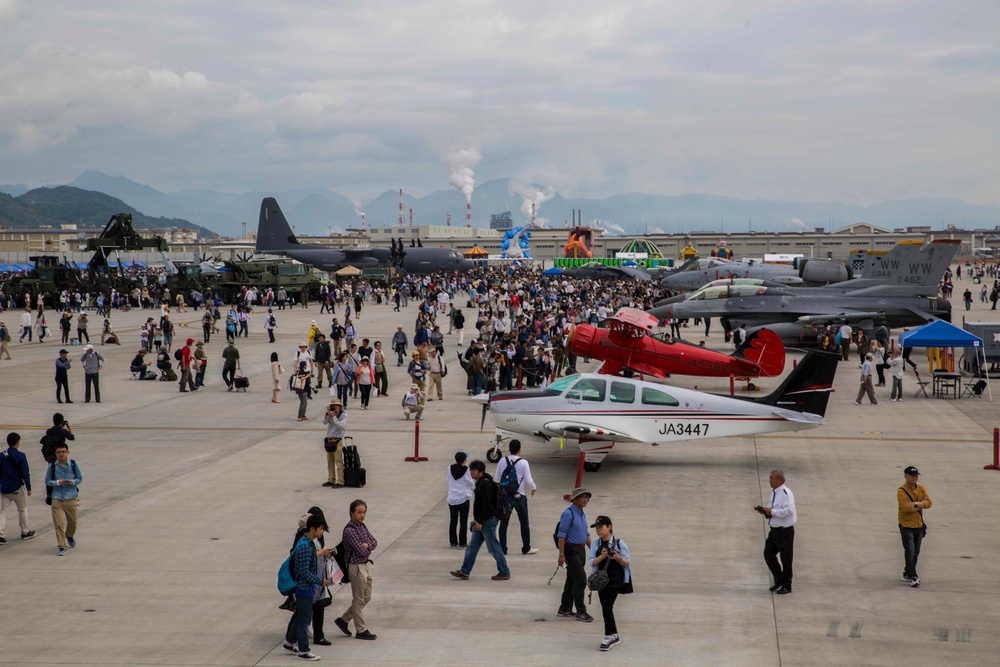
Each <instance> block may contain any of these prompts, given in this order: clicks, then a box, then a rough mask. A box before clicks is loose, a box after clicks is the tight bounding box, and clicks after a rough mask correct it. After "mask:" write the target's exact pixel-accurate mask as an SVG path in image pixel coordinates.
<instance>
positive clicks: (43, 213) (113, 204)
mask: <svg viewBox="0 0 1000 667" xmlns="http://www.w3.org/2000/svg"><path fill="white" fill-rule="evenodd" d="M4 187H5V186H0V227H6V228H27V229H37V228H39V227H43V226H51V227H54V228H58V227H59V225H62V224H76V225H78V226H80V227H103V226H104V225H105V224H107V222H108V220H110V219H111V216H113V215H115V214H116V213H130V214H132V223H133V225H135V227H136V228H140V229H141V228H148V227H160V228H165V227H182V228H185V227H186V228H188V229H197V230H198V232H199V235H200V236H202V237H204V236H206V235H207V236H211V234H212V232H211V231H210V230H208V229H204V228H197V227H195V226H194V225H192V224H191V223H190V222H189V221H187V220H183V219H178V218H154V217H151V216H148V215H145V214H143V213H141V212H139V211H137V210H136V209H135V208H133V207H131V206H129V205H128V204H126V203H125V202H123V201H122V200H121V199H117V198H115V197H112V196H110V195H107V194H104V193H102V192H95V191H92V190H83V189H81V188H75V187H71V186H68V185H59V186H56V187H54V188H35V189H34V190H27V191H25V192H23V193H21V194H18V195H17V196H12V195H10V194H5V193H4V191H3V188H4ZM12 189H13V190H14V191H15V192H16V191H17V190H16V188H12Z"/></svg>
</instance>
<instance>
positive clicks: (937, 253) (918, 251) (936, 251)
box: [861, 239, 961, 293]
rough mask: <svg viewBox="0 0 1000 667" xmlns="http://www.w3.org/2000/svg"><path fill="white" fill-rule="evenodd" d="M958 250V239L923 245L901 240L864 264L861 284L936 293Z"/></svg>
mask: <svg viewBox="0 0 1000 667" xmlns="http://www.w3.org/2000/svg"><path fill="white" fill-rule="evenodd" d="M959 248H961V241H959V240H958V239H954V240H953V239H937V240H934V241H931V242H930V243H928V244H927V245H922V244H921V243H920V242H919V241H902V242H900V243H898V244H896V245H895V246H894V247H893V248H892V249H891V250H890V251H889V252H887V253H886V254H885V255H882V256H876V255H873V256H872V257H871V258H870V262H868V261H866V265H865V273H864V275H863V276H862V278H861V281H867V282H874V283H878V284H882V285H885V284H888V285H891V286H894V287H914V286H919V287H924V288H930V289H933V290H934V293H937V289H938V283H939V282H940V281H941V277H942V276H943V275H944V272H945V269H947V268H948V265H949V264H951V260H952V259H953V258H954V257H955V255H956V254H957V253H958V251H959Z"/></svg>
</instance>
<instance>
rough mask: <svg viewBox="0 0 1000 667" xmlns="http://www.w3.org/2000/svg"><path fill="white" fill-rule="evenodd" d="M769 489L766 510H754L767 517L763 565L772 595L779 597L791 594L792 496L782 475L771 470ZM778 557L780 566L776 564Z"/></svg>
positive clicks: (793, 519)
mask: <svg viewBox="0 0 1000 667" xmlns="http://www.w3.org/2000/svg"><path fill="white" fill-rule="evenodd" d="M768 483H769V484H770V485H771V499H770V500H768V501H767V505H766V506H763V507H762V506H760V505H758V506H757V507H754V510H756V511H757V513H758V514H763V515H764V516H765V517H767V525H768V527H769V528H770V530H769V531H768V533H767V541H766V542H765V543H764V562H765V563H766V564H767V568H768V569H769V570H771V574H772V575H773V576H774V585H772V586H771V589H770V590H771V591H772V592H776V593H777V594H778V595H787V594H788V593H791V592H792V555H793V547H794V544H795V523H796V521H797V520H798V515H797V514H796V512H795V495H794V494H792V490H791V489H789V488H788V487H787V486H785V473H784V471H782V470H772V471H771V475H770V476H769V477H768ZM778 556H780V557H781V562H780V563H779V562H778Z"/></svg>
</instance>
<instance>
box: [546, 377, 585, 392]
mask: <svg viewBox="0 0 1000 667" xmlns="http://www.w3.org/2000/svg"><path fill="white" fill-rule="evenodd" d="M579 377H580V376H579V375H567V376H566V377H564V378H559V379H558V380H556V381H555V382H553V383H552V384H550V385H549V386H548V387H546V388H545V390H546V391H548V392H549V393H550V394H561V393H563V392H564V391H566V389H567V387H569V386H570V385H571V384H573V383H574V382H576V381H577V379H579Z"/></svg>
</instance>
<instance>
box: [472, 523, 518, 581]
mask: <svg viewBox="0 0 1000 667" xmlns="http://www.w3.org/2000/svg"><path fill="white" fill-rule="evenodd" d="M496 531H497V520H496V519H495V518H489V519H487V520H486V522H485V523H484V524H483V529H482V530H474V531H472V537H470V538H469V547H468V548H467V549H466V550H465V560H464V561H463V562H462V568H461V569H462V574H464V575H470V574H472V568H473V567H475V565H476V555H478V554H479V547H481V546H483V542H486V550H487V551H489V552H490V555H491V556H493V558H494V560H496V562H497V570H498V571H499V572H500V574H510V568H508V567H507V559H506V558H504V555H503V550H502V549H501V548H500V543H499V542H498V541H497V532H496Z"/></svg>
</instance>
